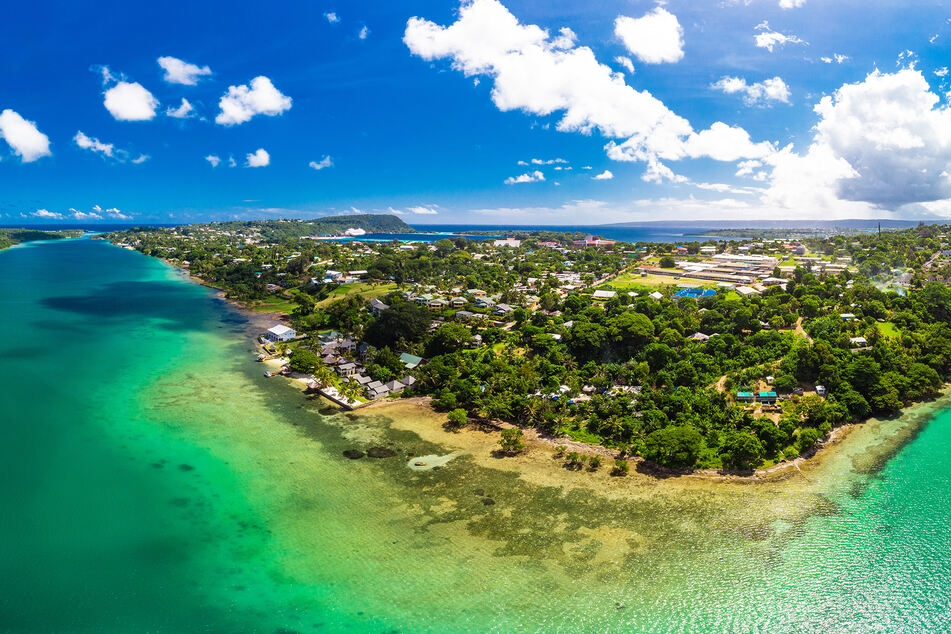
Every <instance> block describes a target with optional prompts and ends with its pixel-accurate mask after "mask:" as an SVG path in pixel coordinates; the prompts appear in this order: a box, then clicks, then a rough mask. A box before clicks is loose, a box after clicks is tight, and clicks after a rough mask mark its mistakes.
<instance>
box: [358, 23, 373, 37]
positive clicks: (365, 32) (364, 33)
mask: <svg viewBox="0 0 951 634" xmlns="http://www.w3.org/2000/svg"><path fill="white" fill-rule="evenodd" d="M369 34H370V29H368V28H367V27H366V25H364V26H363V28H362V29H360V32H359V33H357V37H358V38H360V39H361V40H365V39H367V36H368V35H369Z"/></svg>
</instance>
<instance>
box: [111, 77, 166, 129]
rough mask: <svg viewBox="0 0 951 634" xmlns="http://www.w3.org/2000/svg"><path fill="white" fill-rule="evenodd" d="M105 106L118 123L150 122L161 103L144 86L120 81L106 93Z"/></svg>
mask: <svg viewBox="0 0 951 634" xmlns="http://www.w3.org/2000/svg"><path fill="white" fill-rule="evenodd" d="M103 104H104V105H105V106H106V110H108V111H109V113H110V114H111V115H112V116H113V118H114V119H116V120H117V121H149V120H150V119H154V118H155V109H156V108H157V107H158V105H159V102H158V99H156V98H155V97H153V96H152V93H150V92H149V91H148V90H146V89H145V87H143V86H142V84H139V83H135V82H133V83H129V82H127V81H120V82H118V83H117V84H116V85H115V86H113V87H112V88H110V89H109V90H107V91H106V92H105V100H104V101H103Z"/></svg>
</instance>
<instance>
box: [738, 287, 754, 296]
mask: <svg viewBox="0 0 951 634" xmlns="http://www.w3.org/2000/svg"><path fill="white" fill-rule="evenodd" d="M736 292H737V293H739V294H740V295H742V296H743V297H750V296H751V295H757V294H759V291H758V290H756V289H755V288H752V287H749V286H737V287H736Z"/></svg>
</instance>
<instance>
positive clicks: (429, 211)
mask: <svg viewBox="0 0 951 634" xmlns="http://www.w3.org/2000/svg"><path fill="white" fill-rule="evenodd" d="M407 210H408V211H409V212H411V213H414V214H423V215H427V216H431V215H435V214H438V213H439V212H438V211H436V210H435V209H433V206H431V205H430V206H424V205H417V206H416V207H407Z"/></svg>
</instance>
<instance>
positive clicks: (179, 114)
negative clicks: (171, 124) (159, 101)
mask: <svg viewBox="0 0 951 634" xmlns="http://www.w3.org/2000/svg"><path fill="white" fill-rule="evenodd" d="M165 114H166V116H169V117H172V118H173V119H188V118H189V117H193V116H195V108H194V107H193V106H192V105H191V104H190V103H189V102H188V99H185V98H184V97H182V103H181V105H180V106H179V107H177V108H169V109H168V110H166V111H165Z"/></svg>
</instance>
